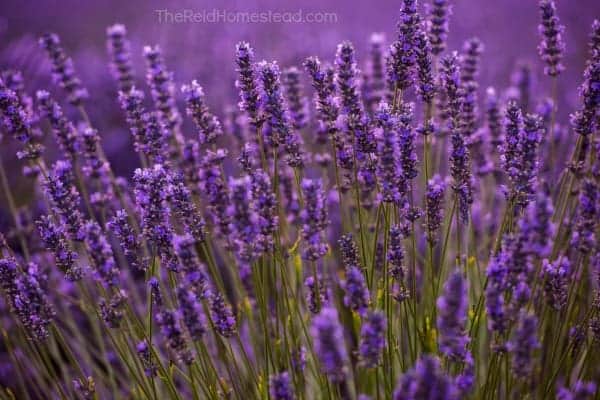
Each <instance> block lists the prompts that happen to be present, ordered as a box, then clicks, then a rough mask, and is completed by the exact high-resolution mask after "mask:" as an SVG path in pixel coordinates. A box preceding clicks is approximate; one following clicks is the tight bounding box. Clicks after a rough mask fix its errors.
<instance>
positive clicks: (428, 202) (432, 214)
mask: <svg viewBox="0 0 600 400" xmlns="http://www.w3.org/2000/svg"><path fill="white" fill-rule="evenodd" d="M445 191H446V183H445V182H444V180H443V179H442V178H441V177H440V176H439V175H434V176H433V178H431V179H429V182H427V194H426V195H425V209H426V215H427V218H426V223H425V227H426V228H427V240H428V241H429V243H431V244H432V245H433V244H435V243H436V242H437V237H436V236H437V231H438V230H439V229H440V226H441V225H442V219H443V218H444V207H443V201H444V195H445Z"/></svg>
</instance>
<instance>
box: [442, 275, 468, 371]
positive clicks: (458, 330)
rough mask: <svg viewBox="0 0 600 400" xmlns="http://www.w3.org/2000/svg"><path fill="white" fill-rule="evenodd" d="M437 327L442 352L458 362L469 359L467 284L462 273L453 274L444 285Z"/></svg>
mask: <svg viewBox="0 0 600 400" xmlns="http://www.w3.org/2000/svg"><path fill="white" fill-rule="evenodd" d="M436 305H437V309H438V317H437V327H438V332H439V347H440V352H441V353H442V354H444V355H446V356H447V357H449V358H450V359H452V360H454V361H457V362H464V361H465V360H466V358H467V345H468V343H469V338H468V335H467V333H466V332H465V330H466V322H467V308H468V305H469V304H468V298H467V282H466V280H465V279H464V278H463V276H462V273H461V272H460V271H456V272H453V273H452V274H451V275H450V277H449V278H448V280H447V281H446V284H445V285H444V293H443V295H442V296H441V297H440V298H438V299H437V302H436Z"/></svg>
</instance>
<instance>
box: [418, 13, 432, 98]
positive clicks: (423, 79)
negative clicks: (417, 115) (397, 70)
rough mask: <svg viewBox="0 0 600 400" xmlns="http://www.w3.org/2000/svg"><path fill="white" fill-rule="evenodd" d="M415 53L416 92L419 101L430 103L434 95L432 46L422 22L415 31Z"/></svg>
mask: <svg viewBox="0 0 600 400" xmlns="http://www.w3.org/2000/svg"><path fill="white" fill-rule="evenodd" d="M415 53H416V56H417V58H416V62H417V78H418V79H417V93H418V94H419V97H420V99H421V101H423V102H424V103H429V104H432V102H433V96H434V95H435V82H434V77H433V61H432V59H431V53H432V48H431V46H430V43H429V39H428V38H427V32H426V31H425V26H424V24H423V23H421V25H420V26H419V28H418V29H417V31H416V32H415Z"/></svg>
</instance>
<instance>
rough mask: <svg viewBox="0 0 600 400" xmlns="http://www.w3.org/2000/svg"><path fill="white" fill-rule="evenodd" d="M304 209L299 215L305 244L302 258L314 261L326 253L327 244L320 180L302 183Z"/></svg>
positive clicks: (325, 208) (325, 205)
mask: <svg viewBox="0 0 600 400" xmlns="http://www.w3.org/2000/svg"><path fill="white" fill-rule="evenodd" d="M302 194H303V197H304V209H303V210H302V212H301V213H300V219H301V220H302V239H304V241H305V243H306V248H305V250H304V252H303V257H304V259H306V260H310V261H316V260H318V259H320V258H322V257H323V256H324V255H325V254H326V253H327V248H328V247H327V243H326V242H325V241H324V238H323V236H324V231H325V230H326V229H327V226H328V225H329V220H328V219H327V204H326V202H325V194H324V193H323V187H322V183H321V181H320V180H310V179H304V180H303V181H302Z"/></svg>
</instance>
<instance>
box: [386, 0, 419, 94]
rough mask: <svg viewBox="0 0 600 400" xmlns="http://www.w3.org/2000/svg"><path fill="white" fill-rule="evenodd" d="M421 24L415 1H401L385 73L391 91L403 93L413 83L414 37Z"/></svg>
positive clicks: (415, 54)
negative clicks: (396, 32)
mask: <svg viewBox="0 0 600 400" xmlns="http://www.w3.org/2000/svg"><path fill="white" fill-rule="evenodd" d="M420 24H421V17H420V16H419V14H418V12H417V1H416V0H403V1H402V8H401V9H400V21H399V22H398V39H397V40H396V41H394V42H393V43H392V45H391V46H390V52H389V56H388V63H387V71H388V81H389V83H390V88H391V89H392V90H400V91H404V90H406V89H407V88H408V87H410V85H411V84H412V81H413V75H414V71H413V67H414V65H415V62H416V56H417V50H416V42H417V40H416V36H417V32H418V30H419V25H420Z"/></svg>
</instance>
